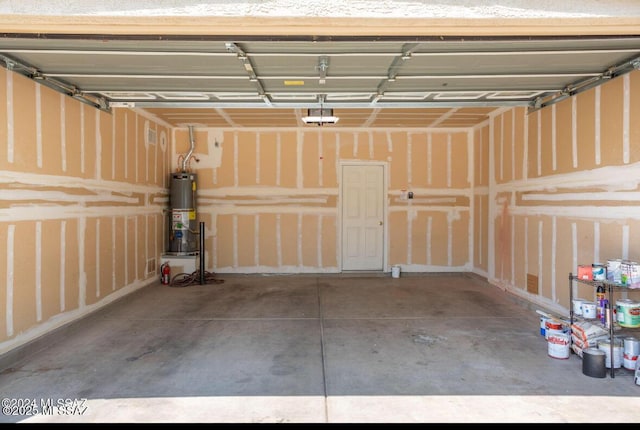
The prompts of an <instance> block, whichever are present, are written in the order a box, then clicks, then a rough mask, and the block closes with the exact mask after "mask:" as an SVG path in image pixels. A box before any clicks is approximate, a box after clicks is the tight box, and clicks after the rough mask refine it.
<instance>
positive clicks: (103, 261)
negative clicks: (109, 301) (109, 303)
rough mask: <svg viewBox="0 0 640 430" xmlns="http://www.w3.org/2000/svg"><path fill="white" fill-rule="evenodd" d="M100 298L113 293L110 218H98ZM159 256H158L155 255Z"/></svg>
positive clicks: (111, 229) (112, 248)
mask: <svg viewBox="0 0 640 430" xmlns="http://www.w3.org/2000/svg"><path fill="white" fill-rule="evenodd" d="M98 219H99V220H100V230H99V231H100V233H99V234H100V250H99V254H98V258H99V260H100V278H99V279H100V296H106V295H108V294H109V293H111V292H112V291H113V288H114V283H113V279H114V277H115V273H116V268H115V267H114V264H113V263H114V259H115V255H114V253H115V252H116V250H115V247H114V243H113V223H112V221H111V220H112V218H111V217H100V218H98ZM157 255H160V254H157Z"/></svg>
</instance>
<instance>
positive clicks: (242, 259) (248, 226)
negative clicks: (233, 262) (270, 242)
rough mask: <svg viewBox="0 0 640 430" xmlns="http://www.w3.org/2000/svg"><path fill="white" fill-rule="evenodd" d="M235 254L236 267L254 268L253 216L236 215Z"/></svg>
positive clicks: (255, 239)
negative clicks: (236, 237) (236, 256)
mask: <svg viewBox="0 0 640 430" xmlns="http://www.w3.org/2000/svg"><path fill="white" fill-rule="evenodd" d="M236 217H237V218H236V219H237V221H236V223H237V232H238V233H237V234H238V240H237V244H238V245H237V246H238V249H237V253H238V266H240V267H252V266H255V264H256V263H255V254H256V253H255V247H256V241H257V240H259V239H258V238H256V231H255V218H254V216H253V215H237V216H236Z"/></svg>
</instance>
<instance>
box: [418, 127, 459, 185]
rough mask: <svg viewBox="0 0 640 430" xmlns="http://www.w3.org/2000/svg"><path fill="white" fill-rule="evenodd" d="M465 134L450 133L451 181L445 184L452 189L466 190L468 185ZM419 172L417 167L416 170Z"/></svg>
mask: <svg viewBox="0 0 640 430" xmlns="http://www.w3.org/2000/svg"><path fill="white" fill-rule="evenodd" d="M467 143H468V134H467V133H451V144H450V145H451V146H450V148H451V149H450V150H451V155H450V156H447V158H449V157H450V158H451V161H450V165H451V180H450V182H451V183H450V184H447V185H448V186H450V187H453V188H468V187H469V186H470V185H471V184H470V183H469V179H470V178H469V158H468V157H469V155H468V152H469V151H468V149H467ZM417 170H418V171H419V167H418V168H417Z"/></svg>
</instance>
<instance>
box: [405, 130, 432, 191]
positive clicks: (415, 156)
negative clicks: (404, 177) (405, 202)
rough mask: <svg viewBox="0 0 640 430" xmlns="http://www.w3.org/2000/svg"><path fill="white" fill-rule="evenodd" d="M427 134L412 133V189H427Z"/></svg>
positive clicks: (410, 138) (410, 137) (410, 136)
mask: <svg viewBox="0 0 640 430" xmlns="http://www.w3.org/2000/svg"><path fill="white" fill-rule="evenodd" d="M427 140H428V138H427V134H426V133H410V134H409V142H410V143H411V188H427V187H428V186H429V184H428V181H427V179H428V178H427V169H425V166H426V164H427V160H428V142H427Z"/></svg>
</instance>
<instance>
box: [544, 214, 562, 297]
mask: <svg viewBox="0 0 640 430" xmlns="http://www.w3.org/2000/svg"><path fill="white" fill-rule="evenodd" d="M541 220H542V229H541V230H540V234H541V236H540V238H541V240H540V242H539V243H540V249H539V252H540V254H541V256H542V259H541V261H540V262H541V264H542V270H541V273H540V275H541V276H540V277H539V279H540V280H541V282H540V285H541V291H540V294H541V295H542V296H543V297H546V298H547V299H549V300H550V301H552V302H557V300H558V299H559V297H558V294H557V293H556V290H557V285H556V283H555V279H556V278H554V276H557V275H558V273H557V271H556V273H555V274H554V272H553V269H554V267H555V263H556V261H555V260H554V256H557V250H554V249H553V248H554V247H555V245H556V244H555V243H554V242H553V219H552V217H550V216H543V217H541Z"/></svg>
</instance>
